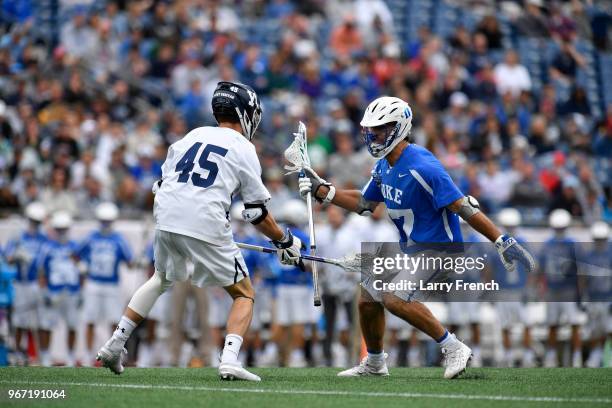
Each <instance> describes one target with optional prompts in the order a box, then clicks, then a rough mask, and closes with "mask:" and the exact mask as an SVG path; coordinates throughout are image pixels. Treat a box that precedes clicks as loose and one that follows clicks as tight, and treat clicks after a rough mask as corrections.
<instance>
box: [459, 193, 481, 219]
mask: <svg viewBox="0 0 612 408" xmlns="http://www.w3.org/2000/svg"><path fill="white" fill-rule="evenodd" d="M479 212H480V204H479V203H478V200H476V199H475V198H474V197H472V196H471V195H467V196H465V197H463V198H462V199H461V207H460V208H459V211H457V215H458V216H460V217H461V218H463V219H464V220H465V221H467V220H468V218H470V217H472V216H474V215H476V214H478V213H479Z"/></svg>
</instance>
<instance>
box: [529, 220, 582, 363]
mask: <svg viewBox="0 0 612 408" xmlns="http://www.w3.org/2000/svg"><path fill="white" fill-rule="evenodd" d="M571 223H572V216H571V214H570V213H569V211H567V210H565V209H562V208H557V209H556V210H553V211H552V212H551V213H550V215H549V217H548V225H549V227H550V228H551V229H552V230H553V234H552V236H551V237H550V238H549V239H547V240H546V242H545V243H544V245H543V246H542V247H541V248H540V254H539V262H538V263H539V267H540V273H541V277H542V278H543V280H544V282H545V285H546V296H547V298H546V299H545V300H546V325H547V326H548V344H547V349H546V354H545V355H544V367H547V368H553V367H557V366H558V364H559V358H558V355H557V347H558V345H559V342H558V338H557V334H558V331H559V327H563V326H570V328H571V341H570V342H571V346H572V366H573V367H574V368H578V367H582V339H581V337H580V326H581V323H582V317H581V313H580V310H579V307H578V303H579V300H580V293H579V289H580V286H579V283H578V263H577V255H578V243H577V242H576V241H575V240H574V239H573V238H571V237H570V236H569V235H568V234H567V229H568V228H569V226H570V225H571Z"/></svg>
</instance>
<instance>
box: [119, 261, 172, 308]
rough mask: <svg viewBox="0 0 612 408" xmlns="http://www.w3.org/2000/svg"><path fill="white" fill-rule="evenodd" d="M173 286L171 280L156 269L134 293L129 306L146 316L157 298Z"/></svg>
mask: <svg viewBox="0 0 612 408" xmlns="http://www.w3.org/2000/svg"><path fill="white" fill-rule="evenodd" d="M171 286H172V282H171V281H169V280H167V279H166V278H165V276H161V274H160V273H158V272H157V271H155V274H154V275H153V276H151V278H149V280H148V281H146V282H145V283H144V284H143V285H142V286H141V287H140V288H138V290H137V291H136V293H134V296H132V299H131V300H130V303H129V304H128V307H129V308H130V309H132V310H133V311H135V312H136V313H138V314H139V315H140V316H142V317H146V316H147V315H148V314H149V312H150V311H151V308H153V305H154V304H155V301H156V300H157V298H158V297H159V296H160V295H161V294H162V293H164V292H165V291H166V290H168V289H169V288H170V287H171Z"/></svg>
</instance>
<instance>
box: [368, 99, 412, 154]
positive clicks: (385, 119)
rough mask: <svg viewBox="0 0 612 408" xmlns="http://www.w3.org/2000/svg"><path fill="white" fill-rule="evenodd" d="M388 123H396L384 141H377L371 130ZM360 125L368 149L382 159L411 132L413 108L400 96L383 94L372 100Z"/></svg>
mask: <svg viewBox="0 0 612 408" xmlns="http://www.w3.org/2000/svg"><path fill="white" fill-rule="evenodd" d="M387 123H395V124H396V125H395V127H394V128H393V129H392V130H391V131H389V132H388V133H387V134H386V135H385V138H384V141H377V137H376V135H375V134H374V133H373V132H372V131H371V128H375V127H377V126H381V125H384V124H387ZM360 125H361V126H362V133H363V138H364V141H365V143H366V146H367V147H368V151H369V152H370V154H371V155H372V156H374V157H375V158H377V159H380V158H382V157H385V156H386V155H387V154H389V152H390V151H391V150H393V148H394V147H395V146H397V144H398V143H399V142H401V141H402V140H404V139H405V138H406V137H407V136H408V135H409V134H410V129H411V128H412V109H410V105H408V104H407V103H406V102H404V101H403V100H401V99H400V98H396V97H393V96H382V97H380V98H377V99H374V100H373V101H372V102H370V104H369V105H368V107H367V108H366V110H365V112H364V113H363V119H361V122H360Z"/></svg>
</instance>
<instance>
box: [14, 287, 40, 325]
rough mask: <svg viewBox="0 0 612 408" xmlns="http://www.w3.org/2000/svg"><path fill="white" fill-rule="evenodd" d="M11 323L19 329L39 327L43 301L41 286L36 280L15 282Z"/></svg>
mask: <svg viewBox="0 0 612 408" xmlns="http://www.w3.org/2000/svg"><path fill="white" fill-rule="evenodd" d="M13 288H14V289H15V296H14V298H13V310H12V313H11V324H12V325H13V327H15V328H19V329H37V328H38V326H39V311H40V302H41V292H40V286H38V283H37V282H36V281H34V282H15V283H14V284H13Z"/></svg>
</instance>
